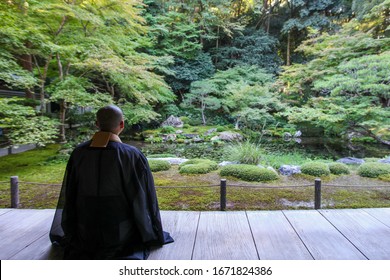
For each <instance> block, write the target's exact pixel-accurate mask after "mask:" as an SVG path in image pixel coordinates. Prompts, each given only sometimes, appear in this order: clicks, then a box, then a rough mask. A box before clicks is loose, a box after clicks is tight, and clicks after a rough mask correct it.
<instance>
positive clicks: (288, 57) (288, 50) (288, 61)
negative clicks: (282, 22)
mask: <svg viewBox="0 0 390 280" xmlns="http://www.w3.org/2000/svg"><path fill="white" fill-rule="evenodd" d="M290 45H291V32H290V31H289V32H288V34H287V51H286V65H287V66H290V64H291V62H290V55H291V54H290V48H291V46H290Z"/></svg>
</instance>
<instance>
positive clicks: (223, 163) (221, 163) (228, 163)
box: [218, 161, 239, 166]
mask: <svg viewBox="0 0 390 280" xmlns="http://www.w3.org/2000/svg"><path fill="white" fill-rule="evenodd" d="M230 164H239V162H238V161H222V162H220V163H219V164H218V166H226V165H230Z"/></svg>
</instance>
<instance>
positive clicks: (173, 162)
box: [150, 157, 188, 165]
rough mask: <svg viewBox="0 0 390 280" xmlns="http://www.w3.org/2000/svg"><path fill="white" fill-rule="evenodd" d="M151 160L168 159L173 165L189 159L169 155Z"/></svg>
mask: <svg viewBox="0 0 390 280" xmlns="http://www.w3.org/2000/svg"><path fill="white" fill-rule="evenodd" d="M150 160H165V161H168V162H169V163H170V164H172V165H179V164H182V163H183V162H186V161H188V159H186V158H170V157H167V158H150Z"/></svg>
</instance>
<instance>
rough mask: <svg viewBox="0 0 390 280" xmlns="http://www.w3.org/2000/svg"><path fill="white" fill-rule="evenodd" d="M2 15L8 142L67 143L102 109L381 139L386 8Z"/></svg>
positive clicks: (156, 8)
mask: <svg viewBox="0 0 390 280" xmlns="http://www.w3.org/2000/svg"><path fill="white" fill-rule="evenodd" d="M0 17H1V18H2V23H1V26H0V89H3V90H16V91H21V92H24V95H25V96H24V97H25V98H26V100H27V101H25V100H23V99H17V100H14V99H10V98H1V103H0V104H1V110H0V115H1V117H2V122H1V123H0V126H1V127H3V128H4V129H5V130H4V131H5V136H6V140H8V141H9V142H10V143H18V142H19V143H25V142H26V141H27V142H28V141H30V142H31V141H32V142H39V143H42V144H43V143H44V142H45V141H53V140H54V139H55V138H56V139H57V140H60V141H66V140H67V134H66V132H67V127H69V126H71V123H72V122H73V119H74V116H75V115H74V112H77V111H78V110H79V109H80V108H82V110H81V111H83V112H84V111H91V112H94V111H95V110H96V109H97V108H98V107H99V106H101V105H102V104H108V103H115V104H118V105H119V106H121V107H122V108H123V111H124V113H125V117H126V121H127V123H128V124H130V125H131V124H144V125H147V124H149V123H153V122H161V121H162V118H163V117H165V116H166V114H167V113H168V112H175V114H177V115H181V116H186V115H187V116H188V115H191V117H194V119H198V120H199V122H201V123H203V124H210V123H214V124H219V123H232V124H234V125H235V126H236V128H241V129H251V130H254V131H259V130H266V129H267V130H272V129H275V128H276V126H278V127H280V128H281V129H283V127H286V129H287V128H289V127H291V125H295V126H297V127H298V128H299V127H303V126H308V127H316V128H317V129H320V130H321V131H322V132H323V133H324V135H331V136H332V137H340V136H341V137H350V136H351V135H367V136H369V137H372V138H373V139H375V140H377V141H379V142H382V143H385V144H387V143H388V141H389V140H390V130H389V129H390V124H389V119H390V118H389V106H390V97H389V96H390V93H389V92H390V89H389V84H390V80H389V77H390V75H389V74H390V73H389V67H388V65H389V62H390V42H389V40H390V36H389V35H390V27H389V23H390V0H375V1H362V0H321V1H309V0H276V1H274V0H208V1H206V0H198V1H189V0H168V1H167V0H164V1H162V0H144V1H142V0H129V1H121V0H41V1H38V0H7V1H1V2H0ZM34 99H36V100H35V101H34ZM31 100H33V101H31ZM49 104H57V106H58V110H57V111H56V110H55V109H53V110H51V111H48V110H47V109H48V106H49ZM54 107H55V106H54ZM12 108H14V110H12ZM12 111H13V112H12ZM86 116H88V114H86ZM78 121H79V122H80V119H79V120H78ZM84 121H86V122H88V120H84ZM89 122H90V120H89ZM23 126H29V127H31V129H33V128H34V127H35V128H36V129H35V130H34V131H41V132H42V133H43V135H41V136H39V137H38V138H39V139H38V138H34V139H33V138H31V137H29V136H28V135H27V133H20V127H23ZM56 126H58V128H59V129H58V131H57V133H54V132H53V131H55V129H54V128H55V127H56ZM18 127H19V128H18ZM18 131H19V132H18ZM34 133H35V132H34ZM38 135H39V133H38Z"/></svg>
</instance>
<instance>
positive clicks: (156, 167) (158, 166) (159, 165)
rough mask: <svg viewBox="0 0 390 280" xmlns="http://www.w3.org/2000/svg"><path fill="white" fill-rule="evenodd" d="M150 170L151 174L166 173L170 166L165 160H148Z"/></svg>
mask: <svg viewBox="0 0 390 280" xmlns="http://www.w3.org/2000/svg"><path fill="white" fill-rule="evenodd" d="M148 162H149V166H150V170H151V171H152V172H159V171H166V170H169V169H170V168H171V164H170V163H169V162H168V161H165V160H155V159H152V160H148Z"/></svg>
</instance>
